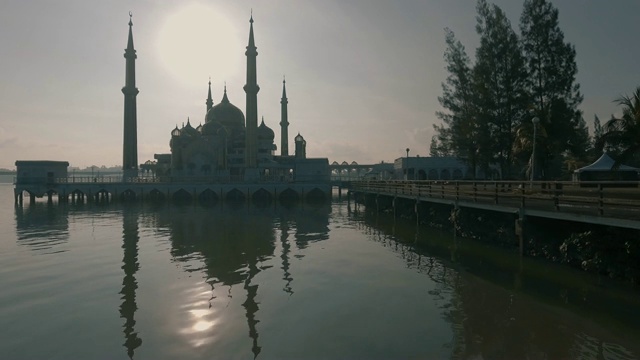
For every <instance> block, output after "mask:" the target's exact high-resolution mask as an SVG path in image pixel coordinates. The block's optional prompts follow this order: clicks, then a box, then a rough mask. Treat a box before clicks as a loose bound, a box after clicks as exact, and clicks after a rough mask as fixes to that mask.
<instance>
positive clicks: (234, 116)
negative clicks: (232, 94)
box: [205, 88, 244, 127]
mask: <svg viewBox="0 0 640 360" xmlns="http://www.w3.org/2000/svg"><path fill="white" fill-rule="evenodd" d="M210 122H218V123H220V124H221V125H224V126H230V127H244V114H243V113H242V110H240V109H238V108H237V107H236V106H235V105H233V104H232V103H230V102H229V99H228V98H227V90H226V88H225V90H224V96H223V97H222V101H220V102H219V103H218V104H217V105H215V106H213V107H212V108H211V109H210V110H209V111H208V112H207V116H206V117H205V124H208V123H210Z"/></svg>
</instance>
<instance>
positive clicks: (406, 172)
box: [405, 148, 409, 180]
mask: <svg viewBox="0 0 640 360" xmlns="http://www.w3.org/2000/svg"><path fill="white" fill-rule="evenodd" d="M405 151H406V152H407V161H406V170H405V179H406V180H409V148H406V149H405Z"/></svg>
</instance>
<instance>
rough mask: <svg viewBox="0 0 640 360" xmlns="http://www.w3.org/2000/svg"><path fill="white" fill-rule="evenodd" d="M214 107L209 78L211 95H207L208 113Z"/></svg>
mask: <svg viewBox="0 0 640 360" xmlns="http://www.w3.org/2000/svg"><path fill="white" fill-rule="evenodd" d="M212 107H213V99H212V98H211V78H209V94H208V95H207V113H209V110H211V108H212Z"/></svg>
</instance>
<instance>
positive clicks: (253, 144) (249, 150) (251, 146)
mask: <svg viewBox="0 0 640 360" xmlns="http://www.w3.org/2000/svg"><path fill="white" fill-rule="evenodd" d="M249 23H250V24H251V25H250V27H249V45H247V51H246V52H245V55H246V56H247V83H246V85H245V86H244V92H245V93H246V94H247V104H246V105H247V124H246V126H247V132H246V141H245V142H246V145H245V168H256V167H257V165H258V164H257V157H258V146H257V145H258V138H257V132H256V130H257V128H258V91H260V87H259V86H258V83H257V74H256V72H257V71H256V57H257V56H258V51H257V48H256V45H255V42H254V40H253V14H252V15H251V19H249ZM245 174H247V172H246V171H245Z"/></svg>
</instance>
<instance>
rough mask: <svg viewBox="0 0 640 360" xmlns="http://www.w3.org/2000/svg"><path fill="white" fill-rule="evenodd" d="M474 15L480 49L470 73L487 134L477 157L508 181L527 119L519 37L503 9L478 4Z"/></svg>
mask: <svg viewBox="0 0 640 360" xmlns="http://www.w3.org/2000/svg"><path fill="white" fill-rule="evenodd" d="M477 11H478V15H477V17H476V20H477V24H476V31H477V33H478V35H479V36H480V46H479V47H478V49H477V50H476V63H475V66H474V71H473V73H474V83H475V87H476V92H477V96H478V100H477V103H478V121H479V122H480V123H482V124H484V126H482V127H481V128H482V129H484V130H485V131H486V133H485V134H483V136H481V138H480V140H481V144H482V145H483V146H482V147H481V151H480V154H481V159H482V160H483V161H484V165H485V166H488V164H489V163H498V164H499V165H500V168H501V172H502V175H503V177H507V178H510V177H513V176H514V175H515V174H514V173H513V172H512V170H511V169H512V167H511V165H512V163H513V162H514V157H513V153H512V146H513V143H514V140H515V135H516V129H517V127H518V126H519V125H520V123H521V122H522V121H523V119H524V118H525V117H526V116H527V111H526V110H527V105H528V103H529V100H528V94H527V92H526V88H525V84H526V80H527V73H526V71H525V68H524V58H523V55H522V49H521V47H520V42H519V39H518V36H517V35H516V33H515V32H514V31H513V28H512V27H511V22H510V21H509V19H507V17H506V15H505V13H504V12H503V11H502V9H500V8H499V7H498V6H496V5H493V4H492V5H489V4H488V3H487V1H486V0H479V1H478V3H477ZM485 170H488V169H485Z"/></svg>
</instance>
